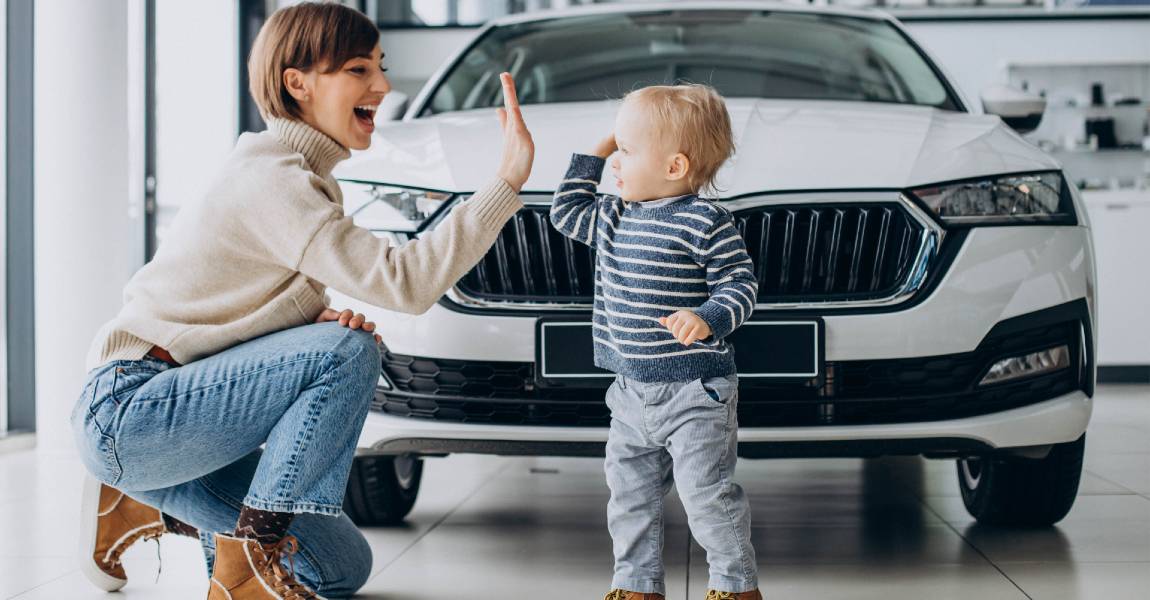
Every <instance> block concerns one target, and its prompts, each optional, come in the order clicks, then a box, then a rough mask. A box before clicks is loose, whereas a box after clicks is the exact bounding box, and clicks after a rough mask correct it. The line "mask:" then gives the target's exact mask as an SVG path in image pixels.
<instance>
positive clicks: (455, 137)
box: [335, 98, 1059, 197]
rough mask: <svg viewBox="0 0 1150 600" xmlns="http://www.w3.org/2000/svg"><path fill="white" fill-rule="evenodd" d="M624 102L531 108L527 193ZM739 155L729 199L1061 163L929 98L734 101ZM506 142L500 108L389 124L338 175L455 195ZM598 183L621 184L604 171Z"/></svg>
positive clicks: (485, 173)
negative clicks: (920, 101) (916, 102)
mask: <svg viewBox="0 0 1150 600" xmlns="http://www.w3.org/2000/svg"><path fill="white" fill-rule="evenodd" d="M618 105H619V101H617V100H613V101H602V102H581V103H566V104H543V105H528V106H524V107H522V112H523V118H524V121H525V122H526V123H527V126H528V128H529V129H530V130H531V133H532V137H533V139H534V141H535V149H536V154H535V163H534V168H533V170H532V173H531V178H530V179H529V180H528V181H527V184H526V185H525V186H524V188H523V189H524V191H540V192H550V191H552V190H554V189H555V188H556V187H557V186H558V183H559V181H560V179H562V177H563V174H564V172H565V171H566V168H567V164H568V162H569V160H570V157H571V153H572V152H586V151H588V150H589V149H590V148H592V147H594V144H595V142H596V141H598V140H599V139H600V138H601V137H602V136H603V135H605V134H607V133H608V132H610V131H611V128H612V125H613V123H614V119H615V113H616V111H617V110H618ZM727 106H728V110H729V112H730V114H731V126H732V128H733V130H734V135H735V144H736V148H737V150H736V154H735V156H733V157H732V158H731V159H730V160H729V161H728V162H727V164H726V165H724V166H723V168H722V170H720V172H719V177H718V185H719V187H720V189H721V190H723V193H722V195H723V197H734V196H740V195H743V194H750V193H756V192H766V191H777V190H824V189H859V188H867V189H874V188H887V189H890V188H907V187H914V186H917V185H922V184H929V183H936V182H940V181H947V180H951V179H961V178H965V177H975V176H980V175H989V174H998V173H1009V172H1019V171H1028V170H1039V169H1055V168H1059V165H1058V163H1057V162H1056V161H1055V160H1054V159H1052V158H1050V157H1049V156H1048V155H1046V154H1045V153H1043V152H1042V151H1040V150H1038V149H1037V148H1035V147H1034V146H1033V145H1031V144H1030V143H1028V142H1026V141H1025V140H1023V139H1022V138H1021V137H1020V136H1019V135H1018V134H1017V133H1015V132H1014V131H1013V130H1012V129H1010V128H1009V127H1007V126H1006V125H1005V124H1003V122H1002V121H1001V120H1000V119H999V118H998V117H996V116H993V115H976V114H970V113H959V112H951V111H944V110H938V109H934V108H930V107H925V106H911V105H899V104H878V103H861V102H839V101H825V100H764V99H739V98H734V99H728V100H727ZM501 148H502V142H501V132H500V128H499V123H498V120H497V118H496V115H495V111H494V109H477V110H470V111H462V112H453V113H446V114H442V115H436V116H433V117H427V118H421V119H413V120H409V121H399V122H389V123H385V124H382V125H381V126H380V127H379V128H377V129H376V132H375V133H374V134H373V137H372V146H371V148H369V149H368V150H365V151H362V152H355V153H354V154H353V155H352V157H351V158H349V159H348V160H346V161H344V162H343V163H342V164H341V165H340V166H339V167H338V168H337V169H336V173H335V175H336V177H338V178H341V179H355V180H360V181H372V182H380V183H388V184H393V185H400V186H412V187H420V188H429V189H434V190H443V191H452V192H470V191H474V190H476V189H479V188H480V187H482V186H483V185H484V183H486V182H487V181H489V180H490V178H491V177H493V176H494V174H495V173H496V171H497V169H498V166H499V161H500V152H501ZM604 179H605V181H604V182H603V185H602V186H601V188H600V190H601V191H604V192H616V191H617V190H616V189H615V187H614V185H615V184H614V180H613V178H611V177H605V178H604Z"/></svg>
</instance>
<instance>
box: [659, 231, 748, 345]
mask: <svg viewBox="0 0 1150 600" xmlns="http://www.w3.org/2000/svg"><path fill="white" fill-rule="evenodd" d="M708 234H709V236H710V237H708V238H698V241H699V242H700V245H699V246H698V248H699V250H700V252H699V253H698V255H697V256H696V257H695V259H696V260H697V261H698V263H699V264H700V265H702V266H703V267H705V268H706V269H707V287H708V288H709V290H710V294H711V297H710V298H709V299H708V300H707V301H706V302H704V303H703V304H702V305H701V306H699V307H698V308H696V309H695V310H694V311H688V310H681V311H678V312H676V313H674V314H672V315H670V316H668V317H665V318H663V319H660V322H661V323H663V325H664V326H665V327H667V329H670V330H671V333H672V334H674V335H675V339H677V340H679V341H680V342H682V343H683V344H684V345H688V346H689V345H690V344H691V343H693V342H695V341H697V340H705V339H707V338H708V337H710V336H712V335H714V336H715V338H716V339H719V338H724V337H726V336H728V335H730V333H731V332H732V331H734V330H735V329H737V328H738V327H739V325H742V324H743V322H744V321H746V320H747V318H748V317H750V316H751V312H752V311H753V310H754V309H755V297H756V295H757V294H758V292H759V282H758V280H757V279H756V278H755V273H754V267H753V263H752V262H751V257H750V255H749V254H747V244H746V242H744V241H743V236H741V235H739V230H738V229H736V228H735V222H734V219H733V218H732V217H731V214H730V213H728V212H726V211H717V212H716V213H714V224H713V225H712V226H711V227H710V229H709V231H708Z"/></svg>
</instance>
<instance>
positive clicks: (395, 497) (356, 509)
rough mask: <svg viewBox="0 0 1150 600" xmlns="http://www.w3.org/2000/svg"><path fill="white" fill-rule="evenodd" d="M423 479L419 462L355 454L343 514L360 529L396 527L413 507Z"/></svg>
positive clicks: (415, 459) (414, 459) (420, 462)
mask: <svg viewBox="0 0 1150 600" xmlns="http://www.w3.org/2000/svg"><path fill="white" fill-rule="evenodd" d="M422 479H423V460H422V459H419V458H416V457H414V456H410V455H401V456H380V455H373V454H357V455H356V457H355V461H354V462H353V463H352V465H351V474H350V475H349V476H348V479H347V493H346V494H345V495H344V498H343V511H344V512H346V513H347V515H348V516H349V517H351V520H352V522H354V523H355V524H356V525H359V526H361V527H378V526H382V525H398V524H399V523H401V522H403V519H404V517H406V516H407V513H409V512H411V508H412V507H413V506H415V498H416V496H418V495H419V483H420V481H422Z"/></svg>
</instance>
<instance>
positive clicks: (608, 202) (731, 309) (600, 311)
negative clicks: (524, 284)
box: [551, 154, 758, 382]
mask: <svg viewBox="0 0 1150 600" xmlns="http://www.w3.org/2000/svg"><path fill="white" fill-rule="evenodd" d="M604 165H605V161H604V160H603V159H602V158H599V157H596V156H587V155H583V154H576V155H575V156H574V157H572V159H571V166H570V167H569V168H568V169H567V175H566V177H564V179H563V182H562V183H561V184H560V186H559V189H558V190H557V191H556V192H555V198H554V201H553V203H552V205H551V223H552V224H553V225H555V228H556V229H558V230H559V231H561V232H562V233H563V234H564V235H567V236H568V237H570V238H572V239H574V240H578V241H580V242H583V243H585V244H588V245H590V246H592V247H594V248H595V249H596V251H597V253H598V264H597V266H596V269H595V311H594V317H593V321H594V329H593V331H594V337H595V364H596V365H597V366H599V367H601V368H604V369H607V370H609V371H612V372H615V373H618V374H621V375H623V376H625V377H631V378H634V379H637V380H639V381H645V382H658V381H687V380H692V379H699V378H706V377H716V376H722V375H730V374H732V373H734V372H735V357H734V351H733V350H732V349H731V347H730V345H729V344H728V343H727V342H726V341H725V339H724V338H725V337H726V336H727V335H728V334H730V333H731V332H732V331H734V330H735V328H736V327H738V326H739V325H741V324H742V323H743V321H746V320H747V317H749V316H750V315H751V311H752V310H754V305H755V295H756V293H757V291H758V282H757V280H756V279H755V276H754V271H753V266H752V264H751V257H750V256H748V255H747V249H746V244H745V243H744V242H743V238H742V236H740V235H739V232H738V229H737V228H736V227H735V224H734V219H733V218H732V217H731V214H730V213H729V212H727V211H726V210H724V209H722V208H720V207H718V206H716V205H715V204H713V203H711V202H709V201H707V200H704V199H702V198H699V197H698V196H696V195H693V194H691V195H687V196H681V197H678V198H674V199H670V200H668V201H666V202H663V201H659V202H656V203H643V202H624V201H623V200H622V199H621V198H619V197H617V196H611V195H607V194H597V193H596V187H597V186H598V185H599V179H600V177H601V176H602V174H603V167H604ZM683 309H686V310H691V311H694V312H695V313H696V314H698V315H699V316H700V317H702V319H703V320H704V321H706V322H707V324H708V325H710V327H711V332H712V335H711V336H710V337H708V338H707V339H706V340H703V341H699V342H695V343H693V344H691V345H690V346H689V347H684V346H683V345H682V344H680V343H679V341H678V340H676V339H675V337H674V336H673V335H672V334H671V332H670V331H669V330H667V329H666V328H665V327H663V326H662V325H660V324H659V317H665V316H668V315H670V314H671V313H673V312H675V311H677V310H683Z"/></svg>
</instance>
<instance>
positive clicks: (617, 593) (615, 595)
mask: <svg viewBox="0 0 1150 600" xmlns="http://www.w3.org/2000/svg"><path fill="white" fill-rule="evenodd" d="M603 600H664V599H663V594H656V593H653V592H628V591H627V590H620V589H613V590H611V591H610V592H607V595H606V596H605V597H604V598H603Z"/></svg>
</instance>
